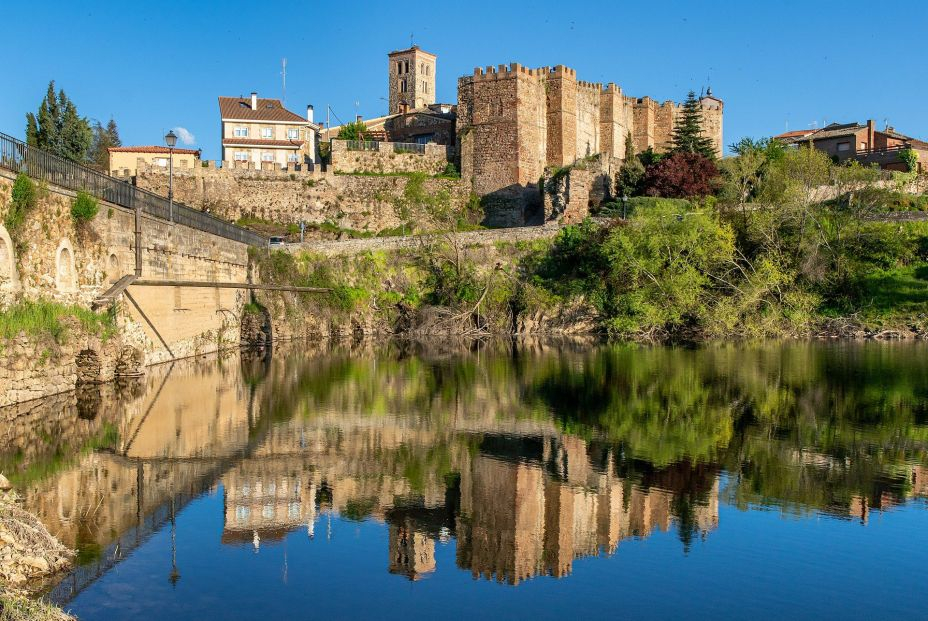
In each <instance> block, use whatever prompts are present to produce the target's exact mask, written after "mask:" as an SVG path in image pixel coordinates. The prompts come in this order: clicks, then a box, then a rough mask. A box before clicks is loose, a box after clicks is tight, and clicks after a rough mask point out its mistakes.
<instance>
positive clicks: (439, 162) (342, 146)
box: [332, 140, 451, 175]
mask: <svg viewBox="0 0 928 621" xmlns="http://www.w3.org/2000/svg"><path fill="white" fill-rule="evenodd" d="M375 144H376V145H377V149H376V150H365V151H359V150H352V149H349V148H348V141H347V140H333V141H332V169H333V170H334V171H335V172H336V173H378V174H390V173H424V174H426V175H439V174H441V173H443V172H444V171H445V168H446V167H447V166H448V164H449V163H450V162H451V157H450V156H451V153H450V150H449V148H448V147H447V146H446V145H439V144H425V145H421V146H422V148H423V149H424V152H422V153H417V152H411V151H409V150H408V149H409V148H410V145H404V144H402V143H396V142H378V143H375ZM416 146H419V145H416Z"/></svg>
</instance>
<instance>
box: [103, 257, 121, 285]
mask: <svg viewBox="0 0 928 621" xmlns="http://www.w3.org/2000/svg"><path fill="white" fill-rule="evenodd" d="M123 275H124V274H122V272H121V269H120V265H119V255H117V254H116V253H115V252H114V251H110V256H109V258H108V259H107V260H106V278H107V280H108V281H110V282H116V281H117V280H119V279H120V278H122V277H123Z"/></svg>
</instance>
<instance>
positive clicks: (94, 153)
mask: <svg viewBox="0 0 928 621" xmlns="http://www.w3.org/2000/svg"><path fill="white" fill-rule="evenodd" d="M120 146H122V141H121V140H120V139H119V129H118V128H117V127H116V121H114V120H113V119H112V118H110V120H109V122H108V123H107V124H106V127H104V126H103V125H101V124H100V122H99V121H98V122H96V123H94V125H93V145H92V146H91V147H90V153H88V155H87V159H88V160H89V161H90V163H91V164H92V165H93V166H96V167H97V168H99V169H100V170H104V171H105V170H106V169H107V167H108V164H109V158H110V154H109V148H110V147H120Z"/></svg>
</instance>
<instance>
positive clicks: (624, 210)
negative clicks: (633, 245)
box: [622, 194, 628, 220]
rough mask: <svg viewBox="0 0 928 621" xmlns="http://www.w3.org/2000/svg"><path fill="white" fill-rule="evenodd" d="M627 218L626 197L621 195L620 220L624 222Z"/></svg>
mask: <svg viewBox="0 0 928 621" xmlns="http://www.w3.org/2000/svg"><path fill="white" fill-rule="evenodd" d="M627 217H628V195H627V194H623V195H622V219H623V220H625V219H626V218H627Z"/></svg>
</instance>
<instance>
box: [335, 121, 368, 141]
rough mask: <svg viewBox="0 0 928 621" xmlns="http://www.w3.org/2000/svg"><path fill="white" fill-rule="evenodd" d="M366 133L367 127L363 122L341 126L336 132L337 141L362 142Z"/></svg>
mask: <svg viewBox="0 0 928 621" xmlns="http://www.w3.org/2000/svg"><path fill="white" fill-rule="evenodd" d="M365 133H367V125H365V124H364V121H353V122H351V123H346V124H345V125H342V126H341V128H339V130H338V139H339V140H364V134H365Z"/></svg>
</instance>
